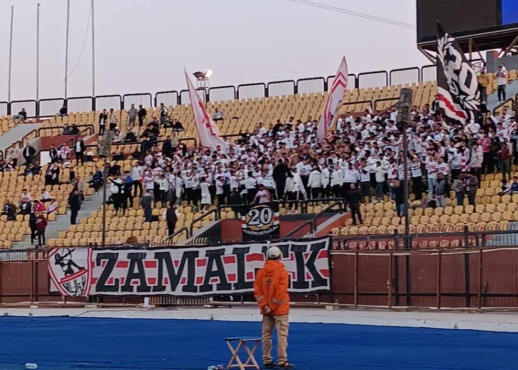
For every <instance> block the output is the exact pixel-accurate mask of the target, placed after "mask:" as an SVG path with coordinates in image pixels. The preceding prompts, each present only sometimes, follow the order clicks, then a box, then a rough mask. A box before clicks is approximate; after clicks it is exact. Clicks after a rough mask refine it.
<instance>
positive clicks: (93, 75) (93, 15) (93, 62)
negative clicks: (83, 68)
mask: <svg viewBox="0 0 518 370" xmlns="http://www.w3.org/2000/svg"><path fill="white" fill-rule="evenodd" d="M94 21H95V9H94V0H92V97H95V22H94Z"/></svg>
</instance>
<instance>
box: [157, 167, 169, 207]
mask: <svg viewBox="0 0 518 370" xmlns="http://www.w3.org/2000/svg"><path fill="white" fill-rule="evenodd" d="M156 183H157V184H158V191H159V192H160V199H157V201H158V200H160V203H161V206H162V208H163V207H166V205H167V198H168V195H169V181H168V180H167V179H166V178H165V176H164V174H162V175H160V176H159V177H158V178H157V180H156Z"/></svg>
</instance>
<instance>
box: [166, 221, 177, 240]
mask: <svg viewBox="0 0 518 370" xmlns="http://www.w3.org/2000/svg"><path fill="white" fill-rule="evenodd" d="M175 227H176V221H167V231H168V233H169V234H168V235H169V236H171V235H173V234H174V229H175Z"/></svg>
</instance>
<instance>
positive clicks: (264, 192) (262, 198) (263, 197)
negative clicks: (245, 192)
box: [254, 184, 271, 204]
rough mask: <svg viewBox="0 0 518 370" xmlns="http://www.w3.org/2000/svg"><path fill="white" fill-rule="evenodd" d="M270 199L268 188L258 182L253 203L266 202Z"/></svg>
mask: <svg viewBox="0 0 518 370" xmlns="http://www.w3.org/2000/svg"><path fill="white" fill-rule="evenodd" d="M270 200H271V198H270V192H269V191H268V189H266V188H265V187H264V185H263V184H260V185H259V190H257V193H256V194H255V198H254V203H255V204H267V203H269V202H270Z"/></svg>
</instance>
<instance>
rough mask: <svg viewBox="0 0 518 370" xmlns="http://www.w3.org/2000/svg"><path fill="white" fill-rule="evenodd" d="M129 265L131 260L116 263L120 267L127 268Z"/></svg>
mask: <svg viewBox="0 0 518 370" xmlns="http://www.w3.org/2000/svg"><path fill="white" fill-rule="evenodd" d="M128 266H129V261H117V264H116V265H115V267H116V268H118V269H127V268H128Z"/></svg>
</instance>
